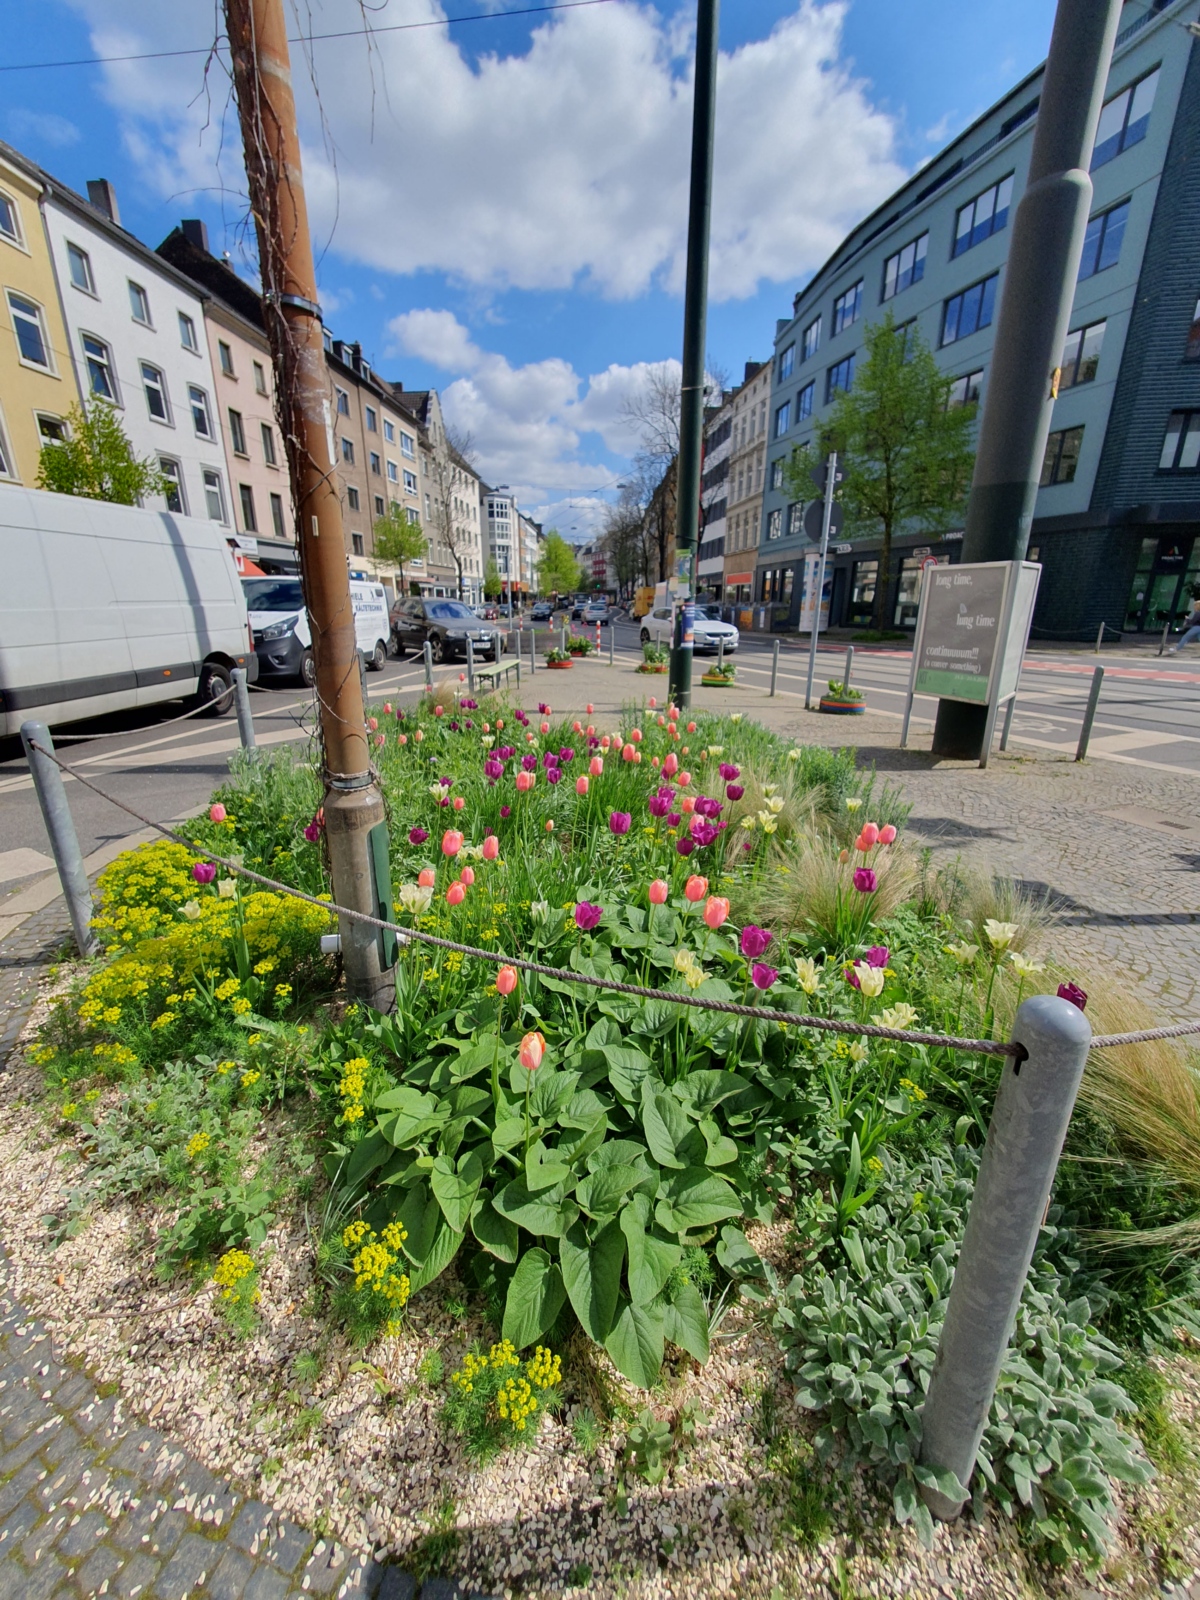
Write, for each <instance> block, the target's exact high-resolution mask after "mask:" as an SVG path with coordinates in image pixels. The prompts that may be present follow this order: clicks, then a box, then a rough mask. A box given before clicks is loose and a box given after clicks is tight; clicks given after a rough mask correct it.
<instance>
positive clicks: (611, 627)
mask: <svg viewBox="0 0 1200 1600" xmlns="http://www.w3.org/2000/svg"><path fill="white" fill-rule="evenodd" d="M616 631H617V625H616V623H615V622H614V621H613V620H612V618H611V617H610V618H609V622H608V664H609V666H610V667H611V666H615V665H616V659H617V658H616V655H615V654H614V652H615V650H616V645H615V644H614V643H613V636H614V634H615V633H616Z"/></svg>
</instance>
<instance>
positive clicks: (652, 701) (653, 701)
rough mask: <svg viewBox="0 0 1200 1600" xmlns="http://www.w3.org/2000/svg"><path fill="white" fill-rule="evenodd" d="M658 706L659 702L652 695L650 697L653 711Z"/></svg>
mask: <svg viewBox="0 0 1200 1600" xmlns="http://www.w3.org/2000/svg"><path fill="white" fill-rule="evenodd" d="M657 705H658V701H657V700H656V699H655V697H654V696H653V695H651V696H650V709H651V711H653V710H654V708H655V706H657Z"/></svg>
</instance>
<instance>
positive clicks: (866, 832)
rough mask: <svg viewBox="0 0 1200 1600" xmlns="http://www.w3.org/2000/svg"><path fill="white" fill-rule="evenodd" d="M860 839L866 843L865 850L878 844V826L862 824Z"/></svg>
mask: <svg viewBox="0 0 1200 1600" xmlns="http://www.w3.org/2000/svg"><path fill="white" fill-rule="evenodd" d="M861 837H862V838H864V839H865V840H866V841H867V849H868V850H869V849H870V848H871V846H872V845H874V844H878V843H879V825H878V824H877V823H874V822H864V823H863V825H862V835H861Z"/></svg>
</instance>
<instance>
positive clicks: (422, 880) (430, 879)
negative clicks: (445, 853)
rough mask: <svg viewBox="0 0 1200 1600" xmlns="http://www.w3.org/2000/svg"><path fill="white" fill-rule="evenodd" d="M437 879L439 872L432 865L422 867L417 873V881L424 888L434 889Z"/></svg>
mask: <svg viewBox="0 0 1200 1600" xmlns="http://www.w3.org/2000/svg"><path fill="white" fill-rule="evenodd" d="M436 881H437V874H436V873H435V872H434V870H433V868H432V867H422V868H421V870H420V872H418V873H417V882H418V883H419V884H420V885H421V887H422V889H432V888H433V886H434V884H435V883H436Z"/></svg>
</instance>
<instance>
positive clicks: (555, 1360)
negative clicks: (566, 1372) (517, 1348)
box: [525, 1344, 562, 1389]
mask: <svg viewBox="0 0 1200 1600" xmlns="http://www.w3.org/2000/svg"><path fill="white" fill-rule="evenodd" d="M525 1371H526V1372H527V1373H528V1374H529V1380H530V1382H531V1383H533V1384H534V1385H535V1386H536V1387H537V1388H539V1389H555V1388H557V1387H558V1385H559V1384H560V1383H561V1382H562V1358H561V1356H555V1355H551V1353H550V1351H549V1350H547V1349H546V1347H545V1346H544V1345H540V1344H539V1345H538V1347H537V1349H536V1350H535V1351H534V1352H533V1355H532V1356H531V1357H530V1359H529V1360H528V1361H527V1362H526V1363H525Z"/></svg>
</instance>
